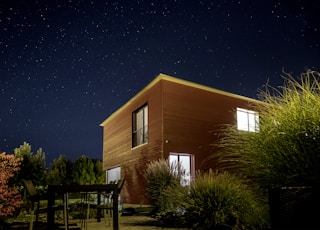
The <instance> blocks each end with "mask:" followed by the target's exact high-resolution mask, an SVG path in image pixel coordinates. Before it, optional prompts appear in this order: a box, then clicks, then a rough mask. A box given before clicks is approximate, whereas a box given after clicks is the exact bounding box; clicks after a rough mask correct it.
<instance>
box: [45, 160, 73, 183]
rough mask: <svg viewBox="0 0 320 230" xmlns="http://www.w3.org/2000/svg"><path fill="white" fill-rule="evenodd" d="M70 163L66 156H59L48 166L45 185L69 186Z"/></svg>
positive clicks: (70, 180)
mask: <svg viewBox="0 0 320 230" xmlns="http://www.w3.org/2000/svg"><path fill="white" fill-rule="evenodd" d="M71 174H72V162H71V161H70V160H69V159H67V157H66V156H64V155H60V156H59V157H58V159H55V160H54V161H53V162H52V164H51V165H50V169H49V173H48V177H47V183H48V184H52V185H63V184H71V182H72V176H71Z"/></svg>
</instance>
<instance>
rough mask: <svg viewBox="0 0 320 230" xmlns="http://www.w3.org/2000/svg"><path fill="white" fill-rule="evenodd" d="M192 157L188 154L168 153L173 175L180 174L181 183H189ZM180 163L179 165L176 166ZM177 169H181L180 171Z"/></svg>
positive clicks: (183, 184)
mask: <svg viewBox="0 0 320 230" xmlns="http://www.w3.org/2000/svg"><path fill="white" fill-rule="evenodd" d="M191 161H192V157H191V155H190V154H179V153H170V155H169V163H170V166H171V167H172V169H171V170H173V171H172V173H173V174H174V175H179V176H181V181H180V183H181V185H182V186H185V185H190V182H191V175H192V170H193V169H192V164H191ZM178 165H180V167H179V166H178ZM179 170H183V172H180V171H179Z"/></svg>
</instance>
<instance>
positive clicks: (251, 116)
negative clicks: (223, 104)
mask: <svg viewBox="0 0 320 230" xmlns="http://www.w3.org/2000/svg"><path fill="white" fill-rule="evenodd" d="M236 116H237V129H238V130H240V131H247V132H259V113H258V112H256V111H253V110H249V109H245V108H239V107H238V108H237V111H236Z"/></svg>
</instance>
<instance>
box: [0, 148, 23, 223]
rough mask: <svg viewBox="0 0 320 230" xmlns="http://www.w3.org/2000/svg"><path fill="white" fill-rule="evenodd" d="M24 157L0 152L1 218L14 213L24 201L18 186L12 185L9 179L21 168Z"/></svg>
mask: <svg viewBox="0 0 320 230" xmlns="http://www.w3.org/2000/svg"><path fill="white" fill-rule="evenodd" d="M21 160H22V158H16V157H15V156H14V155H13V154H6V153H0V219H1V218H3V217H6V216H9V215H12V214H13V213H14V211H15V210H16V208H18V207H20V205H21V203H22V196H21V194H20V192H19V190H18V187H17V186H10V185H9V180H10V178H12V177H14V175H15V172H17V171H19V170H20V164H21Z"/></svg>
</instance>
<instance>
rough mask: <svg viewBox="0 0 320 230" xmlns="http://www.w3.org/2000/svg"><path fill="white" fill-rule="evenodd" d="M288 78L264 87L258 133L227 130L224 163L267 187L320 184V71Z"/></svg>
mask: <svg viewBox="0 0 320 230" xmlns="http://www.w3.org/2000/svg"><path fill="white" fill-rule="evenodd" d="M283 77H284V85H283V86H282V87H280V88H274V87H271V86H269V85H267V86H266V89H265V90H264V91H261V92H260V95H259V96H260V99H261V101H262V103H259V104H257V105H256V108H255V110H256V111H259V121H260V129H259V132H256V133H250V132H240V131H238V130H237V128H236V126H229V127H227V128H226V129H225V130H224V132H223V133H224V134H223V138H222V139H221V142H220V143H219V144H218V146H219V147H221V149H222V150H223V151H221V153H220V154H218V156H219V158H220V167H222V168H225V169H227V168H228V169H232V170H233V171H235V170H238V171H239V170H241V172H242V173H244V174H245V175H246V176H247V177H248V178H251V179H253V180H255V181H257V182H259V183H260V185H262V186H264V187H269V186H301V185H311V184H314V183H317V184H319V183H320V82H319V78H320V73H318V72H315V71H310V70H309V71H306V72H305V73H303V74H301V75H300V78H298V79H297V80H296V79H295V78H294V77H292V76H291V75H290V74H284V76H283ZM215 157H217V155H216V156H215Z"/></svg>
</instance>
